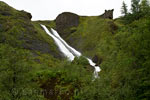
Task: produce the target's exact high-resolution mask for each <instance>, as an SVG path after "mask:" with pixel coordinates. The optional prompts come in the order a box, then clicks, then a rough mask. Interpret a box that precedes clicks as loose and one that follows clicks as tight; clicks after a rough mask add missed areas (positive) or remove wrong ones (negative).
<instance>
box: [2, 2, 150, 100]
mask: <svg viewBox="0 0 150 100" xmlns="http://www.w3.org/2000/svg"><path fill="white" fill-rule="evenodd" d="M139 9H140V10H139V11H134V10H133V11H132V12H131V13H129V12H128V13H125V15H124V16H122V17H120V18H118V19H114V20H113V19H108V18H102V17H101V16H78V15H76V14H73V15H72V13H67V14H66V15H65V13H64V14H63V17H64V19H65V18H67V17H68V16H73V17H72V18H70V20H71V21H72V20H74V18H76V19H75V22H74V23H75V24H74V23H68V22H67V23H66V26H65V25H64V27H62V26H61V27H58V24H59V18H58V17H57V18H56V20H54V21H31V18H32V15H31V14H30V13H28V12H25V11H18V10H16V9H14V8H12V7H10V6H9V5H7V4H6V3H4V2H2V1H0V100H149V99H150V6H149V5H148V4H147V3H145V0H142V3H139ZM74 16H75V17H74ZM76 22H77V23H76ZM57 23H58V24H57ZM61 23H62V22H61ZM64 23H65V22H64ZM40 24H44V25H46V27H47V28H48V29H50V28H54V29H56V30H58V31H60V35H61V36H62V37H63V38H64V39H65V40H66V41H67V43H68V44H69V45H71V46H72V47H74V48H75V49H77V50H79V51H80V52H81V53H82V54H83V55H84V56H87V57H89V58H91V59H93V61H94V62H95V63H96V64H97V65H99V66H100V67H101V70H102V71H101V72H100V73H99V78H97V79H94V80H93V68H92V67H91V66H90V65H89V63H88V61H87V60H86V59H85V58H84V57H79V58H75V59H74V61H72V62H69V61H68V60H67V59H66V58H64V56H63V55H62V54H61V52H60V51H59V49H58V47H57V46H56V45H55V42H54V41H53V39H52V38H51V37H50V36H48V35H47V34H46V33H45V31H44V30H43V29H42V27H41V26H40ZM59 28H62V29H59ZM61 32H62V33H61Z"/></svg>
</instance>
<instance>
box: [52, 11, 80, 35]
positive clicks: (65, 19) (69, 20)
mask: <svg viewBox="0 0 150 100" xmlns="http://www.w3.org/2000/svg"><path fill="white" fill-rule="evenodd" d="M55 21H56V30H57V32H58V33H60V35H61V36H62V37H64V35H65V36H66V35H68V34H70V33H71V31H70V30H69V28H71V27H77V26H78V25H79V16H78V15H77V14H74V13H70V12H64V13H62V14H59V15H58V16H57V18H56V20H55Z"/></svg>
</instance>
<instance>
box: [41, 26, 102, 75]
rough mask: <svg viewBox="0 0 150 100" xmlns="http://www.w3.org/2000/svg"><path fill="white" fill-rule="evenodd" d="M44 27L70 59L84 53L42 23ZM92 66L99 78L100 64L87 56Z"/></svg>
mask: <svg viewBox="0 0 150 100" xmlns="http://www.w3.org/2000/svg"><path fill="white" fill-rule="evenodd" d="M41 26H42V28H43V29H44V30H45V32H46V33H47V34H48V35H49V36H51V37H52V38H53V40H54V41H55V43H56V45H57V46H58V48H59V50H60V51H61V52H62V53H63V54H64V56H66V57H67V58H68V59H69V60H70V61H73V60H74V58H75V57H79V56H81V55H82V54H81V53H80V52H79V51H77V50H75V49H74V48H73V47H71V46H69V45H68V44H67V43H66V42H65V41H64V40H63V39H62V38H61V37H60V35H59V34H58V33H57V32H56V31H55V30H54V29H52V28H51V32H50V31H49V30H48V29H47V27H46V26H45V25H41ZM85 58H86V59H87V60H88V61H89V64H90V65H91V66H93V67H94V69H95V70H94V77H95V78H98V73H99V72H100V71H101V69H100V67H99V66H96V64H95V63H94V62H93V61H92V60H91V59H89V58H87V57H85Z"/></svg>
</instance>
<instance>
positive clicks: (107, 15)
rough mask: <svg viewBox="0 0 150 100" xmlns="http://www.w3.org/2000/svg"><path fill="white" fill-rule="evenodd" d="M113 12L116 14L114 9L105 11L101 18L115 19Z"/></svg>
mask: <svg viewBox="0 0 150 100" xmlns="http://www.w3.org/2000/svg"><path fill="white" fill-rule="evenodd" d="M113 12H114V9H112V10H105V13H104V14H102V15H101V16H100V17H102V18H108V19H113Z"/></svg>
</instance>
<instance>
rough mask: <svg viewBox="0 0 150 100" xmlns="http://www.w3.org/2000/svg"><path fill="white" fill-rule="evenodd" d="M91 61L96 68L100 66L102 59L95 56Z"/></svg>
mask: <svg viewBox="0 0 150 100" xmlns="http://www.w3.org/2000/svg"><path fill="white" fill-rule="evenodd" d="M92 61H93V62H94V63H96V66H98V65H100V64H101V63H102V61H103V59H102V58H100V57H99V56H98V55H95V56H94V57H93V58H92Z"/></svg>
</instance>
